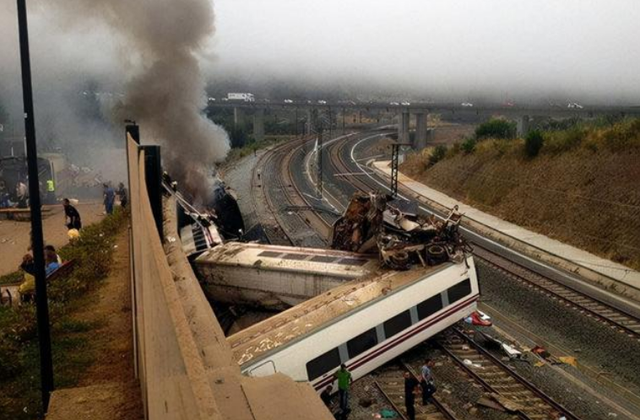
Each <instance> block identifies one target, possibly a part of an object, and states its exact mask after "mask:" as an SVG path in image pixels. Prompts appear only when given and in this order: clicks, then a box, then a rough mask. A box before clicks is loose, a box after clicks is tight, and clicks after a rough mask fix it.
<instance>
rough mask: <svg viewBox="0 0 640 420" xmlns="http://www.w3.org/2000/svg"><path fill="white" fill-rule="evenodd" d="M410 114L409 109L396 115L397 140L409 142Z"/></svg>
mask: <svg viewBox="0 0 640 420" xmlns="http://www.w3.org/2000/svg"><path fill="white" fill-rule="evenodd" d="M410 118H411V114H410V113H409V111H402V112H401V113H400V115H399V116H398V141H399V142H400V143H408V142H409V119H410Z"/></svg>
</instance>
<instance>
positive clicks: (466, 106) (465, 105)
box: [460, 102, 473, 108]
mask: <svg viewBox="0 0 640 420" xmlns="http://www.w3.org/2000/svg"><path fill="white" fill-rule="evenodd" d="M460 105H462V106H464V107H465V108H469V107H472V106H473V104H472V103H471V102H463V103H461V104H460Z"/></svg>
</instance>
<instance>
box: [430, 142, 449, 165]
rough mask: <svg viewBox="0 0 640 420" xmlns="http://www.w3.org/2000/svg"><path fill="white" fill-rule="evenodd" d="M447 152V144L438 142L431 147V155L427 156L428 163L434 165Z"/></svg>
mask: <svg viewBox="0 0 640 420" xmlns="http://www.w3.org/2000/svg"><path fill="white" fill-rule="evenodd" d="M446 154H447V146H445V145H443V144H440V145H438V146H436V147H435V148H434V149H433V152H431V156H429V163H430V164H431V165H435V164H436V163H438V162H440V161H441V160H442V159H444V157H445V156H446Z"/></svg>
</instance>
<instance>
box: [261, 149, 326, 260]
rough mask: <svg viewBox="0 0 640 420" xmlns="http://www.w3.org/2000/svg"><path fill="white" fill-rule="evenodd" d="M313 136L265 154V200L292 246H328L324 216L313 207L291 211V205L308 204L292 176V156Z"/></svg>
mask: <svg viewBox="0 0 640 420" xmlns="http://www.w3.org/2000/svg"><path fill="white" fill-rule="evenodd" d="M311 140H312V138H311V137H303V138H302V139H299V140H295V141H292V142H288V143H285V144H282V145H280V146H278V147H276V148H275V149H273V150H271V151H270V152H268V153H267V154H265V156H266V157H264V160H262V161H261V162H259V164H261V169H260V171H261V173H262V176H261V183H262V186H263V187H264V189H266V190H265V191H264V195H265V200H266V203H267V206H268V208H269V211H270V212H271V214H272V215H273V216H274V218H275V219H276V221H277V223H278V225H279V226H280V227H281V229H282V233H283V234H284V235H285V236H286V237H287V239H288V240H289V241H290V242H291V244H292V245H295V246H306V247H324V246H326V240H325V239H324V238H326V235H325V236H323V230H324V233H326V232H327V227H326V224H325V223H324V222H323V220H322V218H321V217H320V216H318V215H317V214H316V213H315V212H313V211H312V210H303V211H290V210H287V207H290V206H293V207H300V206H308V203H307V202H306V201H305V200H304V198H302V197H303V195H302V192H301V191H300V190H299V189H298V187H297V185H296V183H295V182H293V179H292V175H291V169H290V167H291V159H292V156H293V154H294V153H295V151H296V150H297V149H298V148H299V147H301V146H302V145H304V144H305V143H306V142H308V141H311ZM310 231H311V232H320V233H319V234H316V235H310V234H309V232H310Z"/></svg>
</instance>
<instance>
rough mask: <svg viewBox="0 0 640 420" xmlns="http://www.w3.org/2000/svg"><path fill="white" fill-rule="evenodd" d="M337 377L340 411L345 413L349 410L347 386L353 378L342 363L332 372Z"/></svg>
mask: <svg viewBox="0 0 640 420" xmlns="http://www.w3.org/2000/svg"><path fill="white" fill-rule="evenodd" d="M333 376H334V377H335V378H337V379H338V393H339V394H340V411H341V412H342V414H346V413H347V412H348V410H349V386H350V385H351V382H353V379H352V378H351V372H349V369H347V365H345V364H344V363H343V364H341V365H340V369H338V371H337V372H336V373H334V374H333Z"/></svg>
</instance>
